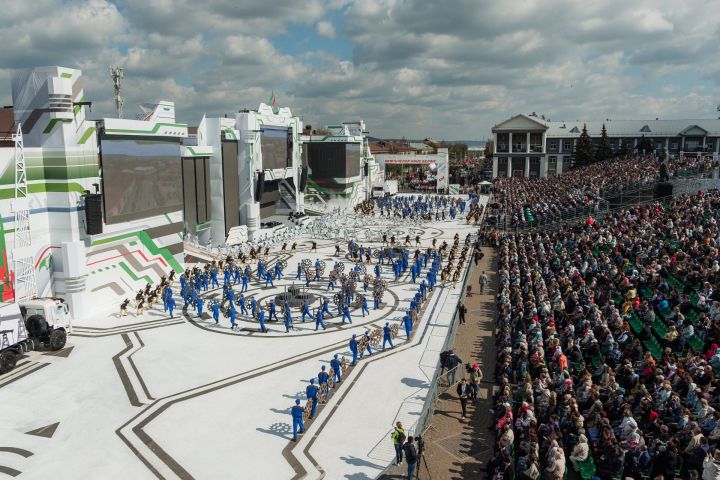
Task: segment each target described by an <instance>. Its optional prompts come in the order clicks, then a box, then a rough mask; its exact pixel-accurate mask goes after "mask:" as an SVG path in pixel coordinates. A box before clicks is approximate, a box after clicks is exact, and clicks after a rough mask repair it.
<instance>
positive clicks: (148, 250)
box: [0, 67, 187, 318]
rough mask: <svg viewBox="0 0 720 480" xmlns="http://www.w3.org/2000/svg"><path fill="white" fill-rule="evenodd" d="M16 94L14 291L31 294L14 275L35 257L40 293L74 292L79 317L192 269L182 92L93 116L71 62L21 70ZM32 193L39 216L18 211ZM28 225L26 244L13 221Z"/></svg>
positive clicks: (0, 230)
mask: <svg viewBox="0 0 720 480" xmlns="http://www.w3.org/2000/svg"><path fill="white" fill-rule="evenodd" d="M12 96H13V106H12V107H8V108H6V109H5V110H6V113H7V110H11V111H12V116H10V115H5V118H6V119H10V120H11V122H12V128H17V126H20V128H21V131H20V132H18V135H19V134H21V135H22V148H20V149H18V148H14V147H5V148H0V179H1V180H0V181H1V182H2V185H0V237H1V242H0V249H2V262H3V264H2V268H1V269H0V274H1V275H2V277H3V278H2V286H1V288H2V292H1V295H2V299H3V300H4V301H12V300H15V299H16V298H20V297H22V296H26V295H25V294H24V293H23V292H16V291H15V285H14V283H15V282H14V281H15V279H16V278H17V272H18V270H20V269H22V266H23V262H26V261H28V260H29V261H30V262H31V265H32V266H33V268H34V272H33V273H34V276H35V280H34V281H35V285H36V287H35V289H34V290H35V291H34V292H32V293H33V294H37V295H39V296H61V297H64V298H65V299H66V300H67V302H68V304H69V305H70V308H71V310H72V312H73V315H74V316H75V317H76V318H82V317H83V316H86V315H88V314H89V313H90V310H91V308H92V309H94V310H96V309H97V308H98V306H101V305H103V304H104V303H105V304H107V305H108V306H110V305H114V304H115V303H116V302H117V299H118V297H122V296H123V295H128V296H129V295H131V294H132V292H133V291H135V290H137V289H139V288H141V287H142V286H144V285H145V283H146V282H147V281H151V280H154V279H157V278H159V277H160V276H162V275H165V274H167V273H168V271H169V270H170V269H175V270H180V269H181V268H182V267H181V265H182V262H183V260H184V259H183V245H182V229H183V211H182V210H183V198H182V193H181V190H180V187H181V186H182V183H181V182H182V175H181V173H180V142H181V140H182V138H184V137H186V136H187V126H186V125H184V124H178V123H176V122H175V108H174V104H173V103H172V102H159V103H158V104H155V105H152V106H146V108H145V115H144V117H143V118H142V119H140V120H127V119H112V118H106V119H102V120H98V121H92V120H89V119H87V118H86V114H87V113H86V108H87V102H84V93H83V88H82V77H81V72H80V71H79V70H76V69H71V68H63V67H41V68H35V69H31V70H25V71H21V72H19V73H17V74H16V75H15V76H14V78H13V81H12ZM18 162H20V164H23V163H24V170H25V172H26V174H25V175H26V176H25V182H26V187H25V188H26V192H27V195H26V197H25V200H22V201H18V200H16V199H15V196H16V195H15V185H14V184H13V182H15V171H16V165H18V164H19V163H18ZM15 183H17V182H15ZM21 204H26V206H27V212H28V213H29V215H28V222H27V227H26V226H23V225H22V224H21V223H18V220H17V219H18V218H19V217H18V216H17V215H15V213H16V212H17V211H18V209H19V208H20V207H21V206H22V205H21ZM28 227H29V228H28ZM26 228H27V230H28V233H29V232H31V235H32V244H31V246H30V247H28V246H24V247H23V245H20V244H18V245H16V242H17V240H16V238H17V236H16V235H13V233H14V232H15V231H17V230H18V229H21V230H24V229H26ZM18 252H23V255H25V253H27V255H26V257H27V258H23V259H20V258H19V256H18ZM10 253H13V255H9V254H10ZM26 274H27V272H25V273H24V274H23V276H27V275H26ZM23 288H25V289H26V288H27V287H23ZM18 294H19V295H18ZM91 297H92V303H91V300H90V299H91Z"/></svg>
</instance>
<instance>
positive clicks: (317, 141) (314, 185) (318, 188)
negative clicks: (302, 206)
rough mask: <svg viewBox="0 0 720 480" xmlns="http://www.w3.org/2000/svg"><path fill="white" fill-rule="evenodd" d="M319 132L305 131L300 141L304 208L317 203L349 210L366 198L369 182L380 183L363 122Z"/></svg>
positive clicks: (344, 124) (329, 127)
mask: <svg viewBox="0 0 720 480" xmlns="http://www.w3.org/2000/svg"><path fill="white" fill-rule="evenodd" d="M320 132H322V133H317V132H314V131H312V130H309V131H307V130H306V132H305V134H304V135H302V137H301V139H300V140H301V142H302V155H303V162H304V165H306V166H307V168H308V182H307V186H306V188H305V197H306V199H307V201H308V202H307V203H306V208H308V209H310V210H311V209H312V208H313V206H314V207H317V206H319V205H320V204H328V205H331V206H341V207H345V208H350V207H353V206H355V205H357V204H358V203H359V202H362V201H363V200H365V199H366V198H368V193H369V192H370V191H371V188H372V184H373V179H375V180H378V181H380V179H379V178H376V177H377V175H378V168H377V164H376V163H375V159H374V158H373V156H372V155H371V154H370V148H369V146H368V141H367V133H368V132H367V130H366V127H365V122H363V121H362V120H360V121H356V122H344V123H342V124H340V125H329V126H327V127H326V128H325V129H323V130H320ZM312 200H314V201H315V202H314V204H312V205H311V204H310V203H309V202H310V201H312Z"/></svg>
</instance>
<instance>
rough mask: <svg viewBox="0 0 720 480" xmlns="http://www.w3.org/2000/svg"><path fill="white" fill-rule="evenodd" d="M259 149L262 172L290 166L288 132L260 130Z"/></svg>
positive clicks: (279, 129) (281, 129)
mask: <svg viewBox="0 0 720 480" xmlns="http://www.w3.org/2000/svg"><path fill="white" fill-rule="evenodd" d="M260 147H261V149H262V162H263V169H264V170H271V169H274V168H285V167H289V166H291V163H290V162H289V161H288V160H289V155H288V131H287V129H283V128H263V129H261V130H260Z"/></svg>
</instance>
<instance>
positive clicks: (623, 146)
mask: <svg viewBox="0 0 720 480" xmlns="http://www.w3.org/2000/svg"><path fill="white" fill-rule="evenodd" d="M630 153H632V147H631V146H630V141H629V140H628V139H627V138H623V139H622V141H621V142H620V148H618V151H617V156H618V157H624V156H626V155H630Z"/></svg>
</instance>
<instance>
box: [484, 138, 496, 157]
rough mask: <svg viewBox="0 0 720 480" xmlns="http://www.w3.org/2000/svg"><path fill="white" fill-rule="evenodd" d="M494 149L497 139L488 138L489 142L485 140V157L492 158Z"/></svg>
mask: <svg viewBox="0 0 720 480" xmlns="http://www.w3.org/2000/svg"><path fill="white" fill-rule="evenodd" d="M493 150H495V140H488V141H487V142H485V151H484V152H483V154H484V155H485V158H487V159H490V158H492V156H493Z"/></svg>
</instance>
